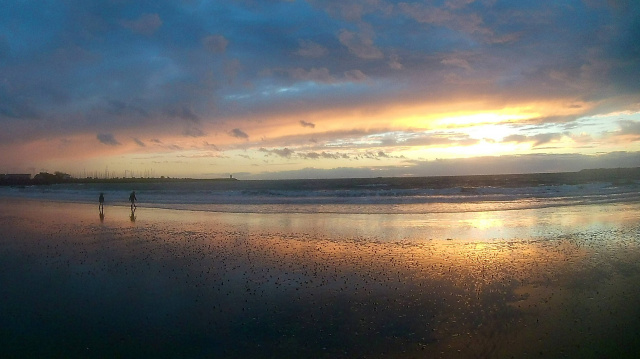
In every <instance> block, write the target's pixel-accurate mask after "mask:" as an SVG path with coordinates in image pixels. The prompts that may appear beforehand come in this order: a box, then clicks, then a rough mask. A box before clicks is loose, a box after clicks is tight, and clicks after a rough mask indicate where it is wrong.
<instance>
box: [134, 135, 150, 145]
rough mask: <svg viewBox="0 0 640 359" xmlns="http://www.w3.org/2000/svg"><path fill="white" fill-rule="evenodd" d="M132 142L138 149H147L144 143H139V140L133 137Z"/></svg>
mask: <svg viewBox="0 0 640 359" xmlns="http://www.w3.org/2000/svg"><path fill="white" fill-rule="evenodd" d="M133 142H135V143H136V145H138V146H140V147H147V145H146V144H145V143H144V142H142V141H140V140H139V139H137V138H135V137H134V138H133Z"/></svg>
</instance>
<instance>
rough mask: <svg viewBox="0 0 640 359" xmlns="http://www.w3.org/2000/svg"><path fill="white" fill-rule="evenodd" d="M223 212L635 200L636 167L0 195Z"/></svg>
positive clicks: (30, 189)
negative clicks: (131, 202) (132, 202)
mask: <svg viewBox="0 0 640 359" xmlns="http://www.w3.org/2000/svg"><path fill="white" fill-rule="evenodd" d="M134 190H135V191H136V195H137V198H138V201H139V205H140V206H142V207H150V208H164V209H174V210H190V211H206V212H225V213H343V214H427V213H462V212H487V211H502V210H517V209H534V208H549V207H561V206H574V205H589V204H605V203H626V202H640V171H639V170H638V169H624V170H590V171H581V172H575V173H547V174H519V175H493V176H450V177H407V178H354V179H322V180H320V179H311V180H263V181H243V180H237V181H231V180H229V181H225V180H152V179H145V180H136V181H132V182H122V181H105V182H102V183H94V182H87V183H65V184H55V185H40V186H26V187H2V188H0V196H4V197H22V198H30V199H41V200H48V201H64V202H77V203H97V201H98V195H99V194H100V193H104V195H105V198H106V204H107V205H118V206H121V205H128V198H129V193H130V192H131V191H134Z"/></svg>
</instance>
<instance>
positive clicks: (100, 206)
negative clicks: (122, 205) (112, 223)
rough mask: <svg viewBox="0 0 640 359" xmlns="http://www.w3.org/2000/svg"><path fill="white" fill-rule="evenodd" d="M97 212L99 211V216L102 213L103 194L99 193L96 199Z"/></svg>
mask: <svg viewBox="0 0 640 359" xmlns="http://www.w3.org/2000/svg"><path fill="white" fill-rule="evenodd" d="M98 210H100V214H103V213H104V193H100V197H98Z"/></svg>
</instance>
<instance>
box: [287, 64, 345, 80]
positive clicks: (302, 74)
mask: <svg viewBox="0 0 640 359" xmlns="http://www.w3.org/2000/svg"><path fill="white" fill-rule="evenodd" d="M287 72H288V73H289V76H291V77H292V78H293V79H295V80H298V81H312V82H319V83H335V82H336V81H337V80H336V78H335V77H333V76H332V75H331V73H330V72H329V69H327V68H326V67H323V68H315V67H314V68H312V69H311V70H305V69H302V68H295V69H290V70H288V71H287Z"/></svg>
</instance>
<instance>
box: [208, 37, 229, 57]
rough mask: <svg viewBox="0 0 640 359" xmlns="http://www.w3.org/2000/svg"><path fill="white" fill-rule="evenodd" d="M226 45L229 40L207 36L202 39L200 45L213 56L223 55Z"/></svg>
mask: <svg viewBox="0 0 640 359" xmlns="http://www.w3.org/2000/svg"><path fill="white" fill-rule="evenodd" d="M228 44H229V40H227V39H226V38H225V37H224V36H222V35H209V36H207V37H205V38H204V39H202V45H203V46H204V47H205V48H206V49H207V50H209V51H210V52H212V53H214V54H221V53H224V52H225V51H226V50H227V45H228Z"/></svg>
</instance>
